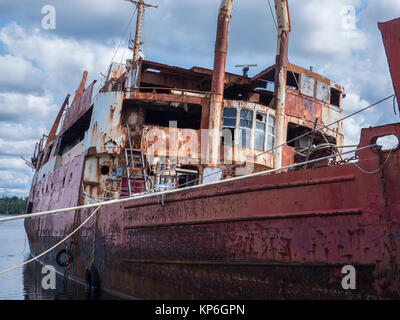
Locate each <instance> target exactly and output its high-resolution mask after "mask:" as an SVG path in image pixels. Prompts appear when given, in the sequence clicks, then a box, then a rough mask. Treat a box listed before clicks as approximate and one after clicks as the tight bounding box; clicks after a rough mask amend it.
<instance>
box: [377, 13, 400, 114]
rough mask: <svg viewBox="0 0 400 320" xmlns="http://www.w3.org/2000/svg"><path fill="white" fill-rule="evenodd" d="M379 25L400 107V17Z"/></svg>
mask: <svg viewBox="0 0 400 320" xmlns="http://www.w3.org/2000/svg"><path fill="white" fill-rule="evenodd" d="M378 27H379V29H380V31H381V33H382V39H383V43H384V45H385V49H386V56H387V59H388V62H389V68H390V73H391V75H392V81H393V86H394V89H395V91H396V97H397V103H398V106H399V108H400V61H399V56H400V18H398V19H394V20H391V21H388V22H384V23H378ZM399 110H400V109H399Z"/></svg>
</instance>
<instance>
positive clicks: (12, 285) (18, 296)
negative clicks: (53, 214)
mask: <svg viewBox="0 0 400 320" xmlns="http://www.w3.org/2000/svg"><path fill="white" fill-rule="evenodd" d="M30 258H31V257H30V254H29V245H28V240H27V238H26V233H25V228H24V221H23V220H16V221H10V222H5V223H1V224H0V271H4V270H6V269H8V268H10V267H13V266H16V265H18V264H21V263H22V262H25V261H27V260H29V259H30ZM42 268H43V265H42V264H41V263H40V262H36V261H35V262H31V263H29V264H27V265H25V266H23V267H20V268H18V269H15V270H13V271H10V272H7V273H5V274H2V275H0V300H104V299H106V300H113V299H116V298H115V297H113V296H110V295H108V294H105V293H102V292H91V291H89V290H86V286H85V285H83V284H80V283H77V282H75V281H72V280H67V281H64V277H63V276H61V275H59V274H57V275H56V288H55V289H54V290H52V289H48V290H46V289H43V287H42V279H43V277H44V276H46V273H42Z"/></svg>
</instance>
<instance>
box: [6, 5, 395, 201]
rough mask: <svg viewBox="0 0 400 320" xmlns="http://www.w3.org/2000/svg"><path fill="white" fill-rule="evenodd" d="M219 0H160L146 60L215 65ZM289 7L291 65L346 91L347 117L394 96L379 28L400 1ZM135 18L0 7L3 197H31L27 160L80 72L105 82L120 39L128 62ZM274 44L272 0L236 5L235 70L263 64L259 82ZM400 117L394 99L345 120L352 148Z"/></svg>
mask: <svg viewBox="0 0 400 320" xmlns="http://www.w3.org/2000/svg"><path fill="white" fill-rule="evenodd" d="M149 1H150V0H149ZM219 2H220V1H219V0H198V1H188V0H152V2H151V3H153V4H155V5H158V6H159V7H158V9H150V8H149V9H146V15H145V22H144V39H143V41H144V46H143V51H144V54H145V57H146V58H147V59H150V60H155V61H159V62H162V63H166V64H172V65H177V66H181V67H188V68H189V67H192V66H193V65H197V66H202V67H206V68H212V62H213V47H214V41H215V27H216V20H217V12H218V7H219ZM271 2H272V3H273V0H271ZM45 5H53V6H54V7H55V9H56V29H55V30H45V29H43V28H42V19H43V17H44V16H45V15H44V14H42V8H43V7H44V6H45ZM289 6H290V14H291V23H292V32H291V34H290V44H289V46H290V48H289V59H290V61H291V62H292V63H295V64H298V65H301V66H303V67H306V68H308V67H309V66H313V67H314V70H315V71H316V72H319V73H322V74H323V75H325V76H326V77H328V78H331V79H332V80H334V81H336V82H338V83H340V84H342V85H343V86H344V87H345V88H346V92H347V98H346V99H345V104H344V111H345V113H350V112H352V111H355V110H357V109H359V108H360V107H365V106H367V105H369V104H370V103H373V102H375V101H378V100H380V99H381V98H384V97H387V96H389V95H390V94H392V93H393V88H392V84H391V80H390V75H389V71H388V67H387V62H386V57H385V53H384V49H383V46H382V40H381V36H380V33H379V31H378V29H377V22H378V21H387V20H391V19H394V18H397V17H400V1H399V0H324V1H321V0H289ZM349 8H350V15H349V14H348V12H349ZM351 8H354V14H355V16H354V19H352V15H351V12H352V10H351ZM133 12H134V6H133V5H132V4H130V3H129V2H127V1H123V0H69V1H62V0H45V1H42V0H0V196H4V195H18V196H26V195H27V193H28V191H29V187H30V183H31V177H32V170H31V169H29V167H27V166H26V165H25V164H24V162H23V161H21V160H19V158H20V156H24V157H25V158H27V159H30V157H31V155H32V153H33V150H34V146H35V143H36V141H37V140H39V139H40V137H41V135H42V134H44V133H46V134H47V133H48V131H49V129H50V127H51V125H52V123H53V121H54V118H55V116H56V114H57V112H58V110H59V108H60V106H61V104H62V102H63V101H64V99H65V96H66V94H67V93H74V91H75V90H76V88H77V86H78V84H79V82H80V79H81V76H82V72H83V71H84V70H85V69H86V70H88V71H89V79H88V80H89V81H91V80H93V79H97V80H101V78H102V77H101V75H100V73H105V72H106V70H107V67H108V65H109V63H110V62H111V59H112V57H113V56H114V53H115V51H116V48H117V47H118V44H119V43H120V42H121V45H120V47H119V48H120V49H119V50H117V52H116V54H115V58H114V60H115V61H118V62H121V61H124V60H123V59H126V58H128V55H130V52H128V50H125V48H126V44H127V38H128V36H129V32H130V31H131V30H133V29H132V28H128V31H127V32H126V36H125V38H123V34H124V31H125V30H126V29H127V26H128V23H129V21H130V20H131V18H132V15H133ZM346 12H347V15H346ZM134 19H135V18H134ZM352 21H353V22H354V23H352ZM131 27H132V25H131ZM121 39H123V41H121ZM275 39H276V30H275V27H274V22H273V19H272V16H271V13H270V11H269V8H268V0H236V3H235V6H234V8H233V11H232V22H231V28H230V37H229V41H230V42H229V53H228V61H227V70H228V71H230V72H239V73H240V70H238V69H237V68H235V67H234V66H235V65H236V64H247V63H252V64H258V67H257V68H253V69H252V70H251V72H250V75H254V74H256V73H258V72H260V71H261V70H263V69H264V68H266V67H268V66H270V65H271V64H273V62H274V54H275V46H276V40H275ZM398 117H399V115H397V116H395V115H394V112H393V105H392V102H391V101H390V102H387V103H384V104H382V105H379V106H378V107H376V108H374V109H372V110H370V111H369V112H366V113H363V114H362V115H360V116H357V117H355V118H352V119H350V120H347V121H346V122H345V124H344V128H345V135H346V140H345V142H346V143H349V144H353V143H357V142H358V139H359V131H360V128H361V127H366V126H373V125H379V124H384V123H388V122H390V123H391V122H397V121H398Z"/></svg>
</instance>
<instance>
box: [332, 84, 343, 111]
mask: <svg viewBox="0 0 400 320" xmlns="http://www.w3.org/2000/svg"><path fill="white" fill-rule="evenodd" d="M340 95H341V92H340V91H339V90H337V89H335V88H331V104H332V105H334V106H337V107H340Z"/></svg>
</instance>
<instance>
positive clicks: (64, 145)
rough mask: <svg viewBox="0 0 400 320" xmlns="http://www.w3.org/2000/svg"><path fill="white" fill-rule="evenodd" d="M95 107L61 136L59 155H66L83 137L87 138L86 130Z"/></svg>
mask: <svg viewBox="0 0 400 320" xmlns="http://www.w3.org/2000/svg"><path fill="white" fill-rule="evenodd" d="M92 112H93V107H91V108H90V109H89V110H88V111H86V113H85V114H84V115H83V116H82V117H81V118H80V119H79V120H78V121H76V122H75V123H74V124H73V125H72V126H71V127H70V128H69V129H68V130H67V131H66V132H65V133H64V134H63V135H62V137H61V138H60V139H61V141H60V143H59V144H58V153H57V154H58V155H64V154H65V153H67V152H68V151H69V150H71V149H72V148H73V147H75V146H76V145H77V144H78V143H80V142H81V141H82V140H83V139H85V132H86V131H87V130H88V129H89V127H90V120H91V118H92Z"/></svg>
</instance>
